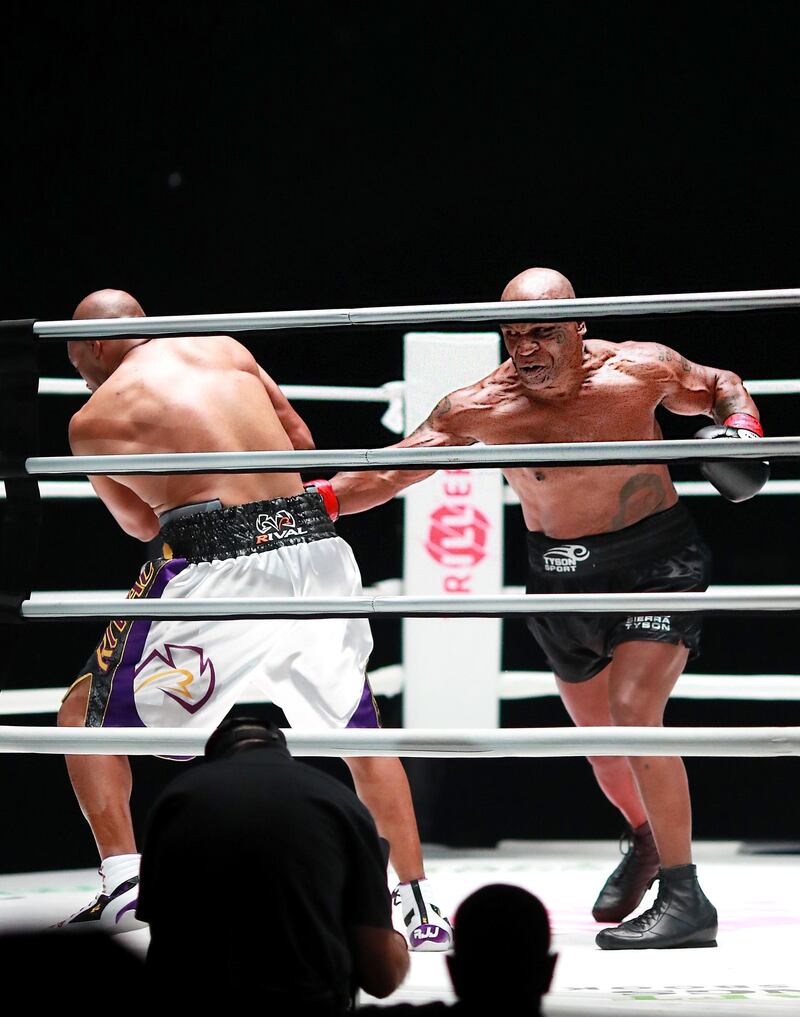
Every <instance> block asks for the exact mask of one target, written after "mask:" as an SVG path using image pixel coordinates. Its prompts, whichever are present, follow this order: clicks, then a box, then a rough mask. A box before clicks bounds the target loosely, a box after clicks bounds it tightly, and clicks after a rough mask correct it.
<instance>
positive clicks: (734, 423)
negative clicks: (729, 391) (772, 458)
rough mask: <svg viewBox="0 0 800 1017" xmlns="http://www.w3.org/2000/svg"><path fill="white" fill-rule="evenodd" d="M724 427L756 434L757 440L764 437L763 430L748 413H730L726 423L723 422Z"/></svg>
mask: <svg viewBox="0 0 800 1017" xmlns="http://www.w3.org/2000/svg"><path fill="white" fill-rule="evenodd" d="M723 426H725V427H741V428H742V429H743V430H745V431H752V432H753V433H754V434H757V435H758V436H759V438H763V437H764V429H763V427H762V426H761V424H760V423H759V422H758V421H757V420H756V418H755V417H751V416H750V414H749V413H732V414H731V415H730V416H729V417H728V419H727V420H726V421H724V425H723Z"/></svg>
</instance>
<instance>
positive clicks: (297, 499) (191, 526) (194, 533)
mask: <svg viewBox="0 0 800 1017" xmlns="http://www.w3.org/2000/svg"><path fill="white" fill-rule="evenodd" d="M218 504H219V503H218V502H216V503H215V502H199V503H197V504H194V505H182V506H179V508H178V509H170V510H169V512H165V513H164V515H163V516H161V537H162V539H163V541H164V543H165V545H167V547H166V548H165V552H164V553H165V555H166V556H167V557H169V556H170V555H171V556H173V557H175V558H186V559H187V561H189V562H199V561H213V560H214V559H215V558H217V559H222V558H238V557H240V556H241V555H245V554H258V553H259V552H261V551H272V550H274V549H275V548H278V547H289V546H290V545H292V544H307V543H311V542H312V541H314V540H325V539H326V538H328V537H335V536H336V530H335V529H334V528H333V523H332V522H331V519H330V516H329V515H328V513H327V511H326V510H325V506H324V504H323V501H322V498H321V497H320V495H319V494H317V492H316V491H305V492H304V493H303V494H296V495H293V496H292V497H290V498H271V499H270V500H269V501H253V502H248V503H247V504H246V505H230V506H228V507H225V508H218V507H216V505H218ZM165 518H166V521H164V520H165Z"/></svg>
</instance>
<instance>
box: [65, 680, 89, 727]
mask: <svg viewBox="0 0 800 1017" xmlns="http://www.w3.org/2000/svg"><path fill="white" fill-rule="evenodd" d="M90 686H91V683H90V682H89V680H88V679H86V680H84V681H82V682H78V683H77V684H76V685H73V686H72V688H71V689H70V690H69V692H68V693H67V695H66V696H65V698H64V701H63V702H62V704H61V708H60V710H59V711H58V720H57V723H58V726H59V727H83V726H84V725H85V724H86V704H87V703H88V701H89V689H90Z"/></svg>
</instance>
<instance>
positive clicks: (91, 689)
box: [59, 290, 450, 950]
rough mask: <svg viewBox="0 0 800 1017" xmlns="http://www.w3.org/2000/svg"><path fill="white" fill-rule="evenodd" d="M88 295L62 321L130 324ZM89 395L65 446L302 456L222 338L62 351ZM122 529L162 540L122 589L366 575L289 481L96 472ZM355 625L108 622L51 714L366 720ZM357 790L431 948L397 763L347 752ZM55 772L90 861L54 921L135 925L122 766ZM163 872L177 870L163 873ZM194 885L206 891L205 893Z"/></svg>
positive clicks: (75, 345) (307, 583)
mask: <svg viewBox="0 0 800 1017" xmlns="http://www.w3.org/2000/svg"><path fill="white" fill-rule="evenodd" d="M143 316H144V311H143V310H142V308H141V306H140V305H139V303H138V302H137V301H136V300H135V299H134V298H133V297H132V296H130V294H128V293H124V292H121V291H119V290H100V291H98V292H96V293H92V294H90V295H89V296H88V297H86V299H85V300H83V301H81V303H80V304H79V305H78V307H77V309H76V311H75V314H74V317H75V318H78V319H86V318H120V317H133V318H137V317H143ZM68 347H69V349H68V352H69V358H70V360H71V362H72V364H73V365H74V367H75V369H76V370H77V371H78V373H79V374H80V375H81V377H82V378H83V379H84V380H85V381H86V384H87V387H88V389H89V391H90V392H91V393H92V394H91V398H90V399H89V400H88V402H87V403H86V404H85V405H84V406H83V408H82V409H81V410H80V411H79V412H78V413H76V414H75V416H74V417H73V418H72V420H71V422H70V428H69V437H70V444H71V447H72V450H73V452H74V453H75V454H76V455H106V454H111V455H117V454H136V453H151V452H173V453H182V452H217V451H220V452H222V451H227V452H236V451H253V450H281V451H290V450H292V449H303V448H313V447H314V446H313V442H312V439H311V435H310V433H309V430H308V428H307V427H306V425H305V424H304V423H303V421H302V420H301V419H300V417H299V416H298V415H297V413H295V411H294V410H293V409H292V407H291V406H290V404H289V402H288V401H287V400H286V398H285V397H284V395H283V394H282V393H281V390H280V388H279V387H278V386H277V385H276V384H275V382H274V381H273V380H272V378H270V377H269V375H268V374H266V372H265V371H264V370H263V369H262V368H261V367H259V365H258V364H257V363H256V361H255V360H254V359H253V357H252V356H251V354H250V353H249V352H248V351H247V350H246V349H245V347H244V346H242V345H241V344H240V343H238V342H236V340H235V339H232V338H230V337H229V336H212V337H205V338H202V339H197V338H180V337H175V338H168V339H149V338H146V337H127V338H119V339H116V338H115V339H87V340H81V341H76V342H70V343H69V344H68ZM90 479H91V482H92V485H93V486H94V489H95V491H96V492H97V494H98V495H99V496H100V498H101V499H102V500H103V502H104V503H105V504H106V506H107V508H108V509H109V510H110V511H111V513H112V515H113V516H114V518H115V519H116V520H117V522H118V523H119V525H120V526H121V527H122V529H123V530H124V531H125V532H126V533H128V534H130V535H131V536H133V537H136V538H138V539H139V540H142V541H150V540H153V539H154V538H155V537H156V536H158V535H159V534H160V536H161V538H162V541H163V556H162V557H160V558H158V559H156V560H155V561H148V562H146V563H145V565H144V566H143V567H142V570H141V573H140V575H139V577H138V579H137V581H136V583H135V584H134V586H133V588H132V590H131V592H130V594H129V596H130V597H134V598H140V597H147V598H151V599H154V598H158V599H161V600H167V599H169V598H180V599H187V598H188V599H191V598H202V597H246V596H266V597H269V596H276V597H285V598H291V597H296V596H303V597H313V596H317V597H320V596H321V597H327V596H352V595H357V594H360V593H361V577H360V574H359V571H358V567H357V565H356V562H355V560H354V558H353V554H352V552H351V550H350V548H349V546H348V545H347V544H346V543H345V542H344V541H343V540H342V539H341V538H340V537H338V536H337V535H336V532H335V530H334V528H333V523H332V521H331V519H330V518H329V515H328V513H327V511H326V510H325V507H324V505H323V500H322V498H321V496H320V495H319V493H318V492H317V491H316V490H315V489H313V488H311V489H309V490H306V489H304V486H303V483H302V481H301V479H300V476H299V475H298V474H297V473H288V472H287V473H219V474H198V475H194V474H180V475H166V476H164V475H155V474H150V475H142V476H130V475H126V476H117V477H110V476H95V477H91V478H90ZM371 649H372V638H371V635H370V630H369V624H368V622H366V621H365V620H363V619H320V620H308V621H306V620H299V619H298V620H275V619H270V618H263V619H255V620H251V621H231V620H209V621H185V620H164V621H153V622H150V621H147V620H144V619H139V620H135V621H132V622H125V621H112V622H110V623H109V625H108V627H107V628H106V631H105V633H104V635H103V638H102V639H101V641H100V644H99V645H98V647H97V649H96V650H95V652H94V653H93V654H92V656H91V657H90V658H89V660H88V662H87V664H86V666H85V668H84V669H83V672H82V673H81V674H80V676H79V677H78V679H77V681H76V682H75V683H74V684H73V685H72V687H71V689H70V690H69V692H68V694H67V696H66V698H65V700H64V703H63V705H62V707H61V711H60V713H59V724H61V725H67V726H82V725H87V726H91V727H131V726H134V727H175V726H179V727H195V728H199V729H202V730H211V729H213V728H214V727H216V726H217V725H218V724H219V722H220V721H221V720H222V719H223V718H224V716H225V714H226V713H227V712H228V710H229V709H230V708H231V707H232V706H233V704H234V703H235V702H236V700H237V697H239V696H240V695H241V694H243V693H244V691H245V689H246V688H247V687H248V686H249V685H250V684H251V683H253V682H255V683H256V684H258V685H260V686H261V688H262V689H263V690H264V691H265V692H267V693H268V694H269V695H270V697H271V699H272V701H273V702H275V703H277V704H278V705H279V706H280V707H281V708H282V709H283V711H284V713H285V714H286V717H287V719H288V721H289V723H290V724H292V725H293V726H298V727H303V728H306V729H317V730H328V729H337V728H344V727H377V726H378V725H379V719H378V714H377V708H376V705H375V701H374V699H373V697H372V693H371V690H370V687H369V682H368V681H367V678H366V666H367V660H368V658H369V654H370V651H371ZM347 763H348V766H349V767H350V770H351V773H352V775H353V780H354V782H355V786H356V790H357V792H358V794H359V796H360V798H361V799H362V801H363V802H364V804H365V805H366V806H367V807H368V808H369V810H370V812H371V813H372V815H373V817H374V819H375V823H376V825H377V827H378V830H379V832H380V833H381V835H382V836H383V837H384V838H385V839H386V840H387V841H388V842H389V844H390V845H391V860H392V864H393V866H394V868H395V870H396V872H397V875H398V877H399V878H400V880H401V883H400V887H399V894H398V897H399V899H401V900H402V901H403V904H404V907H403V919H404V922H405V928H406V931H407V935H408V937H409V941H410V945H411V947H412V949H424V950H444V949H447V947H448V946H449V944H450V926H449V923H448V921H447V919H446V918H445V917H443V916H442V914H441V912H440V909H439V908H438V907H437V906H436V905H435V903H433V902H432V901H431V900H430V889H429V886H428V884H427V882H426V881H425V877H424V870H423V862H422V854H421V849H420V844H419V837H418V834H417V826H416V820H415V817H414V810H413V805H412V802H411V795H410V791H409V787H408V781H407V779H406V776H405V771H404V770H403V767H402V765H401V763H400V761H399V760H397V759H387V758H356V759H348V760H347ZM67 766H68V769H69V774H70V778H71V780H72V784H73V787H74V789H75V793H76V795H77V797H78V801H79V802H80V805H81V808H82V809H83V813H84V815H85V816H86V819H87V820H88V822H89V825H90V826H91V829H92V833H93V834H94V837H95V840H96V843H97V848H98V851H99V853H100V858H101V862H102V864H101V875H102V877H103V886H102V889H101V892H100V894H99V895H98V897H97V898H96V899H95V900H94V901H93V902H92V903H91V904H90V905H89V906H88V907H86V908H85V909H83V910H82V911H80V912H79V913H78V914H77V915H75V916H73V917H72V918H71V919H69V920H68V922H67V923H65V924H70V925H83V926H85V925H87V924H91V923H101V924H102V925H103V926H104V927H107V928H109V929H111V930H112V931H123V930H126V929H128V928H131V927H136V919H135V917H134V911H135V907H136V898H137V894H138V869H139V855H138V853H137V850H136V843H135V839H134V834H133V828H132V825H131V816H130V809H129V804H128V802H129V797H130V791H131V771H130V765H129V763H128V759H127V757H123V756H71V757H68V758H67ZM175 878H176V880H179V879H180V873H176V874H175ZM200 892H202V890H200Z"/></svg>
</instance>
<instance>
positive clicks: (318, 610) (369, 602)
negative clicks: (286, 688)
mask: <svg viewBox="0 0 800 1017" xmlns="http://www.w3.org/2000/svg"><path fill="white" fill-rule="evenodd" d="M681 611H696V612H709V611H715V612H737V613H743V612H751V611H763V612H771V611H779V612H783V613H794V612H797V611H800V586H739V587H736V588H735V589H733V590H726V589H725V588H724V587H723V588H719V589H717V590H715V591H714V592H706V593H566V594H562V593H545V594H526V595H522V596H518V595H515V594H494V595H486V596H481V595H477V594H467V593H462V594H455V593H454V594H451V595H443V596H419V597H409V596H400V597H391V596H357V597H296V598H293V599H291V600H287V599H286V598H282V597H194V598H187V599H181V598H177V597H169V598H166V599H163V600H147V599H144V600H127V599H125V600H109V599H107V598H105V597H102V598H100V597H86V599H84V600H81V599H78V598H77V597H76V596H75V594H74V593H72V592H70V593H68V594H67V596H63V595H62V594H60V593H51V594H40V595H39V596H38V597H37V598H36V599H30V600H26V601H24V602H23V604H22V607H21V609H20V614H21V615H22V617H23V618H29V619H40V620H41V619H45V618H50V619H53V618H63V619H68V618H70V619H75V618H107V617H109V615H110V616H111V617H113V618H119V619H124V618H196V619H201V618H263V617H270V618H372V617H378V618H392V617H394V618H409V617H422V618H446V617H457V618H499V617H512V616H515V615H522V616H528V615H533V614H577V613H586V612H595V613H596V612H614V613H621V614H627V613H631V614H645V613H646V614H648V615H652V614H669V613H672V612H681Z"/></svg>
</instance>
